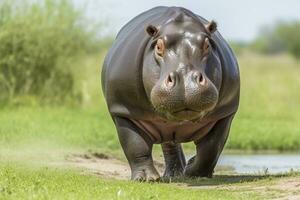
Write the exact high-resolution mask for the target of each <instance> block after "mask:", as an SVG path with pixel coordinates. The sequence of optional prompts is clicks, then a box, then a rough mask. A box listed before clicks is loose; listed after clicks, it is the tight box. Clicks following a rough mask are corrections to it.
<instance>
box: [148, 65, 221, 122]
mask: <svg viewBox="0 0 300 200" xmlns="http://www.w3.org/2000/svg"><path fill="white" fill-rule="evenodd" d="M217 100H218V90H217V89H216V87H215V86H214V84H212V82H211V81H210V80H209V79H208V78H207V77H206V75H205V74H203V73H202V72H200V71H190V72H189V73H186V74H182V73H180V72H177V71H172V72H170V73H169V74H168V75H167V76H166V77H165V78H164V79H163V81H159V82H158V83H157V84H156V85H155V86H154V88H153V89H152V92H151V102H152V104H153V106H154V107H155V109H156V110H157V111H161V112H167V113H169V115H172V117H174V118H177V119H178V120H191V119H195V118H199V117H200V116H202V115H203V113H205V112H207V111H209V110H210V109H212V107H214V106H215V105H216V103H217ZM181 111H182V112H181Z"/></svg>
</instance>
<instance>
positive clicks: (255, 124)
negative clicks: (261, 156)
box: [0, 52, 300, 157]
mask: <svg viewBox="0 0 300 200" xmlns="http://www.w3.org/2000/svg"><path fill="white" fill-rule="evenodd" d="M102 58H103V57H102ZM238 60H239V64H240V72H241V102H240V108H239V111H238V114H237V116H236V118H235V119H234V121H233V124H232V127H231V133H230V137H229V140H228V142H227V145H226V148H227V149H239V150H282V151H287V150H300V140H299V136H300V127H299V126H298V123H299V121H300V115H299V113H300V107H299V101H300V93H299V92H298V87H299V85H300V79H299V78H298V75H299V73H300V68H299V65H300V64H299V62H298V61H295V60H294V59H292V58H291V57H289V56H282V55H281V56H276V57H271V56H268V57H267V56H259V55H255V54H249V53H246V52H245V53H244V54H242V55H241V56H239V59H238ZM77 63H78V65H80V66H92V67H90V68H88V67H81V69H82V71H80V73H79V74H80V75H81V76H80V77H78V78H76V81H75V82H76V83H78V82H79V83H78V85H77V84H76V85H77V86H76V87H79V88H80V87H81V85H82V84H80V83H82V82H84V83H85V84H84V85H86V87H85V88H86V89H85V91H84V92H83V93H84V94H85V95H84V96H87V97H86V99H87V100H86V104H85V106H84V107H83V108H80V109H79V108H73V107H65V106H63V107H42V108H41V107H39V106H37V107H28V106H26V107H15V106H14V107H12V108H10V107H5V108H2V109H0V124H1V127H0V146H3V145H10V147H14V148H15V147H16V146H18V145H19V144H26V143H29V144H32V143H34V141H48V142H50V143H57V144H60V145H61V146H62V147H67V146H69V147H74V148H84V149H86V148H95V149H99V150H100V151H103V152H110V153H112V152H113V153H114V154H120V155H123V154H122V151H121V149H120V145H119V142H118V138H117V134H116V129H115V127H114V124H113V122H112V120H111V118H110V116H109V114H108V111H107V107H106V104H105V101H104V98H103V96H102V92H101V89H100V88H101V87H100V84H99V85H98V84H97V83H99V71H100V69H99V67H98V65H97V64H96V63H101V56H95V57H89V58H88V59H86V58H85V59H84V61H82V62H77ZM79 79H80V81H79ZM157 149H159V152H161V149H160V147H159V145H157ZM194 149H195V146H194V144H193V143H189V144H188V145H187V146H186V150H188V151H189V152H191V151H194ZM0 152H1V150H0ZM0 157H1V155H0Z"/></svg>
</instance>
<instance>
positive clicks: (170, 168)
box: [161, 142, 186, 178]
mask: <svg viewBox="0 0 300 200" xmlns="http://www.w3.org/2000/svg"><path fill="white" fill-rule="evenodd" d="M161 146H162V150H163V154H164V158H165V163H166V169H165V172H164V175H163V177H165V178H171V177H176V176H182V175H183V170H184V167H185V164H186V163H185V157H184V153H183V151H182V147H181V144H178V143H175V142H166V143H162V145H161Z"/></svg>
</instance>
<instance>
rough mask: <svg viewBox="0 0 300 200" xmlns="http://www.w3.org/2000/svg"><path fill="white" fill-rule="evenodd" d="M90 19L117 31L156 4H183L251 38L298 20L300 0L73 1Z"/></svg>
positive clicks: (224, 29) (236, 35)
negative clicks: (273, 25) (279, 25)
mask: <svg viewBox="0 0 300 200" xmlns="http://www.w3.org/2000/svg"><path fill="white" fill-rule="evenodd" d="M74 2H75V4H76V5H77V6H79V7H82V6H84V7H85V9H86V15H87V16H88V18H89V19H91V20H95V21H102V22H104V23H105V24H106V26H105V27H106V28H105V31H104V33H113V34H116V33H117V32H118V30H120V28H121V27H122V26H123V25H125V24H126V23H127V22H128V21H129V20H130V19H132V18H134V17H135V16H136V15H138V14H140V13H141V12H143V11H146V10H148V9H151V8H153V7H155V6H162V5H164V6H182V7H185V8H187V9H189V10H191V11H193V12H195V13H197V14H199V15H201V16H202V17H204V18H206V19H208V20H212V19H213V20H215V21H217V23H218V30H219V31H220V33H221V34H222V35H223V37H225V38H226V39H228V40H235V41H245V42H247V41H251V40H253V39H254V38H255V37H256V36H257V35H258V34H259V32H260V30H262V29H263V28H264V27H266V26H269V25H272V24H274V23H276V22H278V21H282V20H284V21H291V20H300V1H299V0H284V1H282V0H278V1H275V0H249V1H245V0H244V1H243V0H182V1H180V0H173V1H171V0H153V1H150V0H148V1H147V0H126V1H121V0H74Z"/></svg>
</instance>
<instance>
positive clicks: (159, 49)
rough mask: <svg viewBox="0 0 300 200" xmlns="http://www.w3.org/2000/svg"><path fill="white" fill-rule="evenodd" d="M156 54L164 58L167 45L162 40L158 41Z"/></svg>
mask: <svg viewBox="0 0 300 200" xmlns="http://www.w3.org/2000/svg"><path fill="white" fill-rule="evenodd" d="M155 52H156V54H157V55H158V56H160V57H163V55H164V52H165V44H164V41H163V40H162V39H158V40H157V43H156V46H155Z"/></svg>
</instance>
